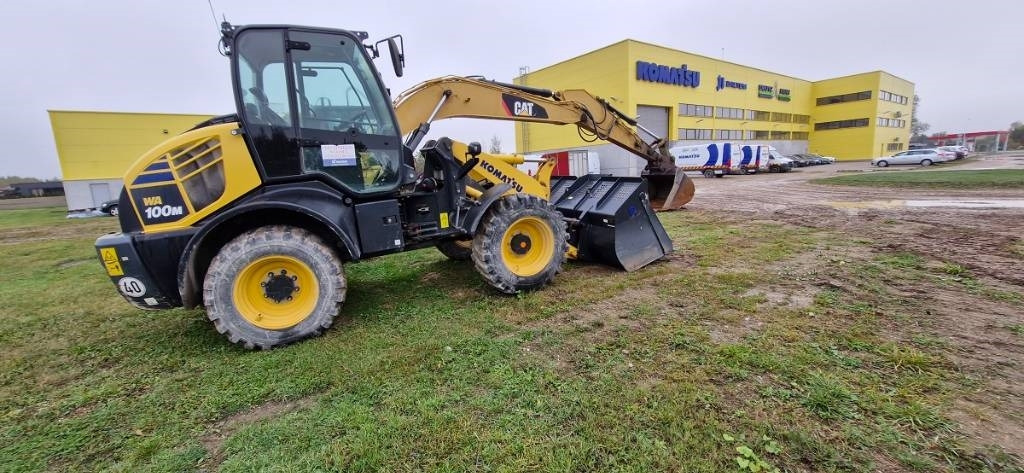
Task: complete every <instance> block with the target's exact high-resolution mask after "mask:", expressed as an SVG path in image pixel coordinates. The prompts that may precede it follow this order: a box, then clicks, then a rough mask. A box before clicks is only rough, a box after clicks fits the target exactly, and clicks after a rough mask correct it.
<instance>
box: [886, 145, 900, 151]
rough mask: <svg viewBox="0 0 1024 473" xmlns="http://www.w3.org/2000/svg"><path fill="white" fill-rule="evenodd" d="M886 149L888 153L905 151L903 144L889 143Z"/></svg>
mask: <svg viewBox="0 0 1024 473" xmlns="http://www.w3.org/2000/svg"><path fill="white" fill-rule="evenodd" d="M885 149H886V151H903V143H889V144H888V145H886V146H885Z"/></svg>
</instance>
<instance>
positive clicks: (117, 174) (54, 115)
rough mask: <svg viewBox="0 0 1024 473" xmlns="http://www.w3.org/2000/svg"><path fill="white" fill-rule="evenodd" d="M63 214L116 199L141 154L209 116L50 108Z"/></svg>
mask: <svg viewBox="0 0 1024 473" xmlns="http://www.w3.org/2000/svg"><path fill="white" fill-rule="evenodd" d="M48 112H49V114H50V125H51V126H52V127H53V139H54V141H55V142H56V144H57V158H58V160H59V161H60V169H61V175H62V177H63V179H64V195H65V197H66V198H67V202H68V210H84V209H91V208H97V207H99V206H100V205H101V204H102V203H103V202H106V201H108V200H113V199H116V198H118V195H120V193H121V188H122V187H123V183H122V181H121V178H122V176H124V173H125V171H127V170H128V167H129V166H130V165H131V164H132V163H134V162H135V160H136V159H138V158H139V157H140V156H142V154H143V153H145V152H146V151H148V150H149V149H150V148H152V147H154V146H156V145H158V144H160V143H161V142H163V141H165V140H166V139H167V138H169V137H172V136H175V135H178V134H180V133H182V132H184V131H186V130H189V129H191V128H192V127H194V126H196V125H197V124H199V123H201V122H203V121H206V120H208V119H210V118H211V117H212V115H185V114H171V113H121V112H88V111H69V110H49V111H48Z"/></svg>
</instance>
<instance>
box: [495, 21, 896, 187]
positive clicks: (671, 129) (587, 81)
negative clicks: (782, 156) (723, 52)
mask: <svg viewBox="0 0 1024 473" xmlns="http://www.w3.org/2000/svg"><path fill="white" fill-rule="evenodd" d="M637 61H645V62H650V63H655V64H660V65H666V66H671V67H676V68H679V67H681V66H682V65H684V64H685V65H686V66H687V68H688V70H690V71H699V72H700V82H699V85H698V86H697V87H689V86H680V85H674V84H665V83H660V82H649V81H644V80H640V79H638V78H637V67H636V63H637ZM719 76H721V77H722V78H723V79H724V80H727V81H731V82H737V83H741V84H745V85H746V88H745V89H740V88H734V87H723V88H721V89H719V88H718V87H717V86H718V77H719ZM515 82H516V83H517V84H522V85H528V86H531V87H537V88H545V89H554V90H559V89H573V88H582V89H586V90H587V91H589V92H591V93H593V94H595V95H598V96H601V97H605V98H608V99H609V100H610V102H611V103H612V105H614V106H615V107H616V108H618V109H619V110H622V111H624V112H625V113H627V114H631V115H633V116H636V114H637V107H638V106H640V105H648V106H660V107H666V108H669V114H668V117H669V118H668V120H669V123H668V133H669V136H667V137H666V138H668V139H669V140H672V141H676V140H681V139H684V137H683V136H681V132H682V130H684V129H695V130H711V133H712V136H711V137H710V138H707V139H704V138H700V139H698V140H697V141H691V142H694V143H696V142H712V141H735V142H741V143H742V142H750V143H755V142H756V143H764V142H770V141H780V140H785V141H789V140H793V141H804V140H806V142H807V146H808V151H810V152H813V153H819V154H823V155H830V156H835V157H836V158H838V159H867V158H872V157H877V156H880V155H883V154H884V155H887V154H890V153H891V152H893V151H890V150H889V149H888V145H889V144H891V143H896V144H901V143H902V144H903V145H904V149H905V144H906V143H907V142H908V141H909V138H910V113H911V107H912V102H913V96H914V84H913V83H911V82H909V81H906V80H903V79H901V78H898V77H896V76H893V75H891V74H888V73H886V72H882V71H875V72H868V73H864V74H856V75H852V76H845V77H839V78H834V79H827V80H821V81H810V80H805V79H800V78H796V77H792V76H788V75H784V74H778V73H774V72H770V71H765V70H762V69H758V68H754V67H749V66H744V65H740V64H735V63H731V62H728V61H724V60H721V59H716V58H712V57H707V56H701V55H699V54H692V53H687V52H684V51H679V50H675V49H671V48H666V47H662V46H658V45H654V44H649V43H644V42H640V41H635V40H623V41H620V42H618V43H615V44H612V45H609V46H606V47H604V48H601V49H597V50H595V51H591V52H588V53H585V54H583V55H580V56H577V57H574V58H571V59H568V60H565V61H562V62H559V63H557V64H554V65H552V66H548V67H545V68H542V69H538V70H535V71H532V72H530V73H528V74H525V75H523V76H521V77H518V78H516V80H515ZM760 85H765V86H770V87H772V89H773V94H772V96H771V97H761V96H759V94H758V86H760ZM780 89H787V90H789V92H790V93H789V100H788V101H786V100H780V99H779V94H778V91H779V90H780ZM860 91H871V92H872V94H871V99H868V100H864V101H857V102H849V103H840V104H832V105H825V106H817V105H816V103H817V100H816V99H817V98H818V97H827V96H831V95H840V94H846V93H853V92H860ZM881 91H887V92H890V93H895V94H898V95H901V96H905V97H908V98H909V99H908V101H907V103H906V104H899V103H894V102H891V101H885V100H881V98H880V92H881ZM680 104H694V105H706V106H713V107H715V112H716V113H714V114H713V115H712V116H710V117H707V116H699V117H698V116H683V115H681V114H680V107H679V105H680ZM719 108H730V109H741V110H743V114H742V118H723V117H719V116H718V115H719V113H718V110H719ZM752 110H753V111H761V112H768V113H769V115H768V116H767V117H762V116H760V115H759V117H760V118H755V117H752V116H751V115H752V114H750V112H749V111H752ZM772 114H791V115H803V116H809V118H808V119H806V120H804V121H806V123H801V122H799V121H795V120H791V121H789V122H786V121H781V120H780V121H776V120H775V117H774V116H773V115H772ZM779 118H780V119H781V118H782V117H779ZM858 118H867V119H868V120H869V123H868V126H866V127H857V128H844V129H834V130H820V131H817V132H816V131H815V124H816V123H820V122H827V121H836V120H853V119H858ZM879 118H889V119H902V120H905V122H906V123H905V124H904V126H903V127H901V128H894V127H885V126H879V121H878V119H879ZM721 130H730V131H734V132H735V131H738V132H740V135H741V136H742V138H740V139H736V138H723V137H722V136H721V135H720V134H719V132H720V131H721ZM515 131H516V151H517V152H519V153H524V154H525V153H537V152H547V151H558V150H566V149H577V148H580V147H585V146H592V145H593V144H595V143H590V142H587V141H584V140H583V139H581V138H580V137H579V136H578V135H577V133H576V130H573V129H562V128H559V127H544V126H539V125H537V124H534V123H519V124H516V128H515ZM599 143H600V142H599ZM637 164H638V166H637V168H638V169H637V170H638V171H639V168H641V167H642V163H639V162H638V163H637Z"/></svg>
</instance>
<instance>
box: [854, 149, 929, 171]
mask: <svg viewBox="0 0 1024 473" xmlns="http://www.w3.org/2000/svg"><path fill="white" fill-rule="evenodd" d="M947 159H948V157H947V156H943V155H942V154H940V153H939V152H938V151H936V150H934V149H912V150H909V151H903V152H901V153H896V154H894V155H892V156H883V157H881V158H875V159H872V160H871V165H872V166H878V167H880V168H884V167H886V166H888V165H890V164H920V165H922V166H931V165H932V164H935V163H941V162H943V161H946V160H947Z"/></svg>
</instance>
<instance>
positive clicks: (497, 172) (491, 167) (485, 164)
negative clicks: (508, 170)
mask: <svg viewBox="0 0 1024 473" xmlns="http://www.w3.org/2000/svg"><path fill="white" fill-rule="evenodd" d="M480 167H482V168H484V169H486V170H487V172H489V173H491V174H494V177H496V178H498V180H499V181H501V182H504V183H505V184H508V185H510V186H512V188H513V189H515V190H516V192H522V191H523V185H522V184H520V183H519V182H517V181H516V178H514V177H512V176H506V175H505V173H503V172H501V169H498V168H496V167H494V165H492V164H491V163H489V162H487V161H480Z"/></svg>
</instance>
